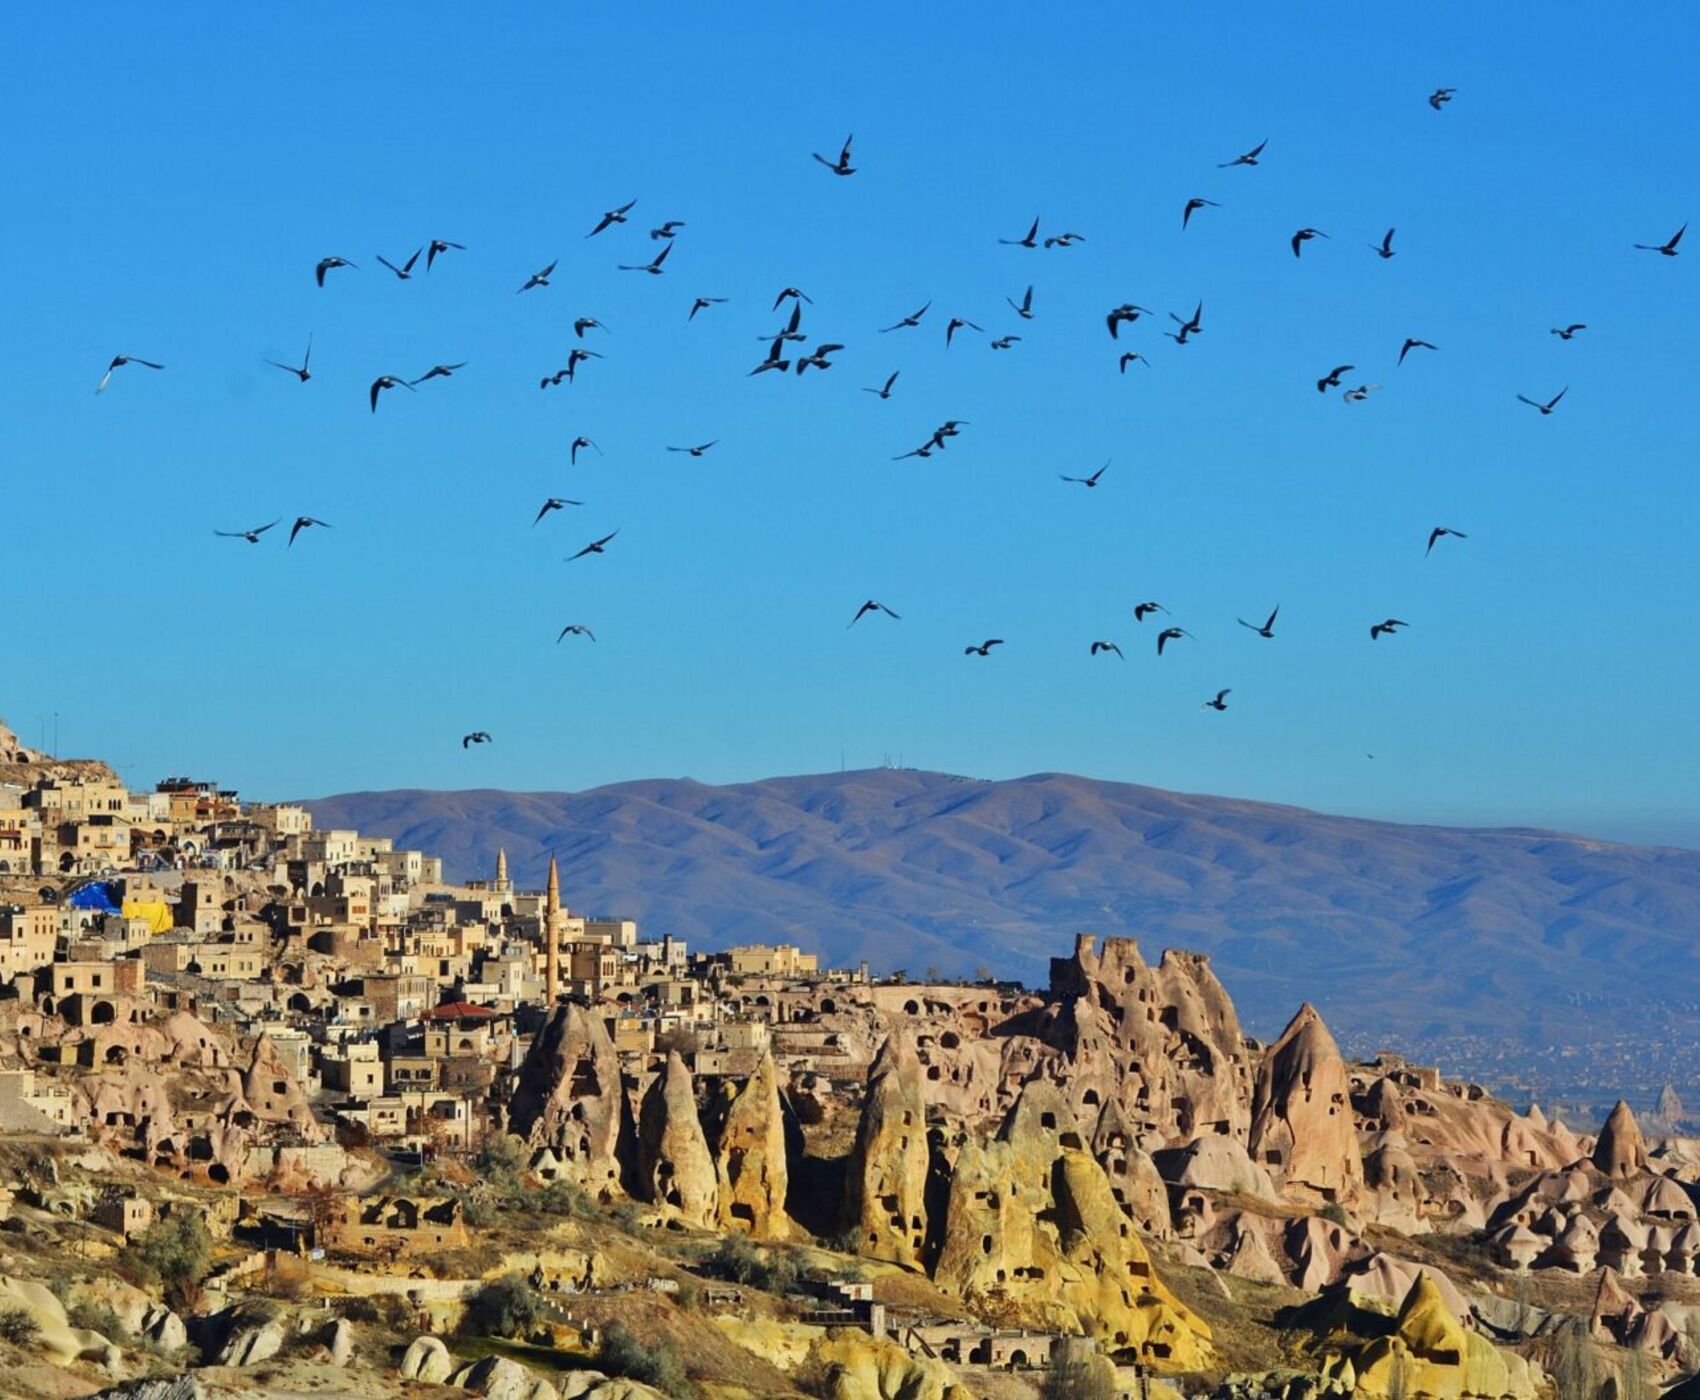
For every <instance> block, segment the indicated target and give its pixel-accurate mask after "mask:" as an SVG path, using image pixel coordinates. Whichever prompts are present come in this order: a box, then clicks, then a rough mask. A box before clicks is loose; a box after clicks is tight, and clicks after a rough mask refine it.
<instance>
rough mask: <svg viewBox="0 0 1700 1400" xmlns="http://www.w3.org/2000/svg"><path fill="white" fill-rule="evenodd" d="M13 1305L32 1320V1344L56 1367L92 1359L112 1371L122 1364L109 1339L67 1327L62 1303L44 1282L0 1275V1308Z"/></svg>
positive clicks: (121, 1359) (120, 1356) (69, 1325)
mask: <svg viewBox="0 0 1700 1400" xmlns="http://www.w3.org/2000/svg"><path fill="white" fill-rule="evenodd" d="M13 1308H15V1309H18V1310H20V1311H22V1312H24V1313H26V1314H27V1315H28V1316H29V1317H30V1319H31V1320H32V1321H33V1322H34V1323H35V1327H36V1337H35V1342H34V1343H33V1345H34V1346H35V1347H36V1348H37V1349H38V1350H39V1351H40V1352H42V1353H43V1354H44V1355H45V1356H46V1357H47V1358H48V1360H50V1361H52V1362H53V1363H54V1364H55V1365H56V1366H70V1365H73V1364H75V1363H76V1362H78V1361H92V1362H94V1363H95V1364H96V1365H99V1366H104V1367H105V1368H106V1369H107V1370H108V1371H112V1370H116V1369H117V1368H118V1367H119V1366H120V1365H121V1364H122V1363H123V1359H124V1355H123V1353H122V1352H121V1351H120V1350H119V1349H118V1347H117V1346H115V1345H114V1344H113V1342H112V1341H111V1340H110V1339H109V1338H107V1337H104V1336H102V1335H101V1334H100V1333H99V1332H90V1331H88V1330H86V1329H85V1328H81V1327H73V1326H71V1323H70V1319H69V1318H67V1317H66V1315H65V1305H64V1304H63V1303H62V1302H60V1301H59V1298H58V1296H57V1295H56V1294H54V1292H53V1290H52V1289H50V1288H48V1287H47V1285H46V1284H42V1283H37V1282H35V1281H34V1280H33V1279H22V1278H11V1277H9V1276H7V1275H5V1274H0V1311H6V1310H8V1309H13Z"/></svg>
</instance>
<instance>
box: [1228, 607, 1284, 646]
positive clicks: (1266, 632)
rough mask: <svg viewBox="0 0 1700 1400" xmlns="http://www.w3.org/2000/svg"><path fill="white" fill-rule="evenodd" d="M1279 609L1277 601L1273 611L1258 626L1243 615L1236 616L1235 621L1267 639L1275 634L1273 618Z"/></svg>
mask: <svg viewBox="0 0 1700 1400" xmlns="http://www.w3.org/2000/svg"><path fill="white" fill-rule="evenodd" d="M1280 611H1281V605H1280V604H1279V603H1277V604H1276V605H1275V611H1274V612H1272V613H1270V614H1269V617H1268V619H1267V620H1266V621H1265V622H1264V624H1263V626H1261V627H1259V626H1258V625H1257V624H1256V623H1255V622H1247V621H1246V620H1245V619H1244V618H1243V617H1241V618H1236V619H1235V621H1237V622H1238V623H1239V624H1240V626H1241V627H1249V628H1251V630H1252V631H1253V632H1255V633H1257V635H1258V636H1260V637H1262V638H1264V639H1265V640H1268V639H1269V638H1272V637H1273V636H1274V635H1275V618H1276V616H1277V615H1278V614H1279V613H1280Z"/></svg>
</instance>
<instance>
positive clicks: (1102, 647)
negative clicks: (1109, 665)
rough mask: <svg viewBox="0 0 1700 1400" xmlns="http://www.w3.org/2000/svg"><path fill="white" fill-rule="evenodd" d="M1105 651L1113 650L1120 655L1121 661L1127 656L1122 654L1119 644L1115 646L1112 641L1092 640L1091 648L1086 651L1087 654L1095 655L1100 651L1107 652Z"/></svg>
mask: <svg viewBox="0 0 1700 1400" xmlns="http://www.w3.org/2000/svg"><path fill="white" fill-rule="evenodd" d="M1107 651H1113V652H1115V654H1116V655H1117V656H1121V659H1122V660H1123V661H1126V660H1127V658H1126V657H1125V656H1122V649H1121V648H1120V647H1119V646H1117V645H1116V644H1115V643H1114V642H1093V643H1092V650H1091V651H1090V652H1089V653H1088V655H1090V656H1097V655H1098V654H1099V653H1100V652H1107Z"/></svg>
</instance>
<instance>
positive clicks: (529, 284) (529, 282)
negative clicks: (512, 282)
mask: <svg viewBox="0 0 1700 1400" xmlns="http://www.w3.org/2000/svg"><path fill="white" fill-rule="evenodd" d="M559 261H560V259H559V258H557V259H556V260H555V262H559ZM554 271H555V263H550V264H549V266H548V267H546V268H544V269H543V270H542V271H541V272H534V273H532V274H531V276H529V277H528V278H526V279H525V285H524V286H523V287H521V288H520V291H522V292H529V291H530V290H531V289H532V288H533V287H547V286H548V285H549V278H550V277H551V276H552V275H553V273H554ZM516 295H517V294H516Z"/></svg>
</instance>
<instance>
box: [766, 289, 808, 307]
mask: <svg viewBox="0 0 1700 1400" xmlns="http://www.w3.org/2000/svg"><path fill="white" fill-rule="evenodd" d="M786 297H790V298H791V300H792V301H806V302H808V304H809V305H810V306H813V305H814V304H815V299H814V298H813V297H811V296H810V295H809V294H808V293H807V292H805V291H803V290H802V288H800V287H781V288H780V289H779V295H778V296H776V297H775V298H774V299H773V306H772V307H771V309H772V310H774V311H777V310H779V303H780V302H782V301H784V300H785V298H786Z"/></svg>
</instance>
